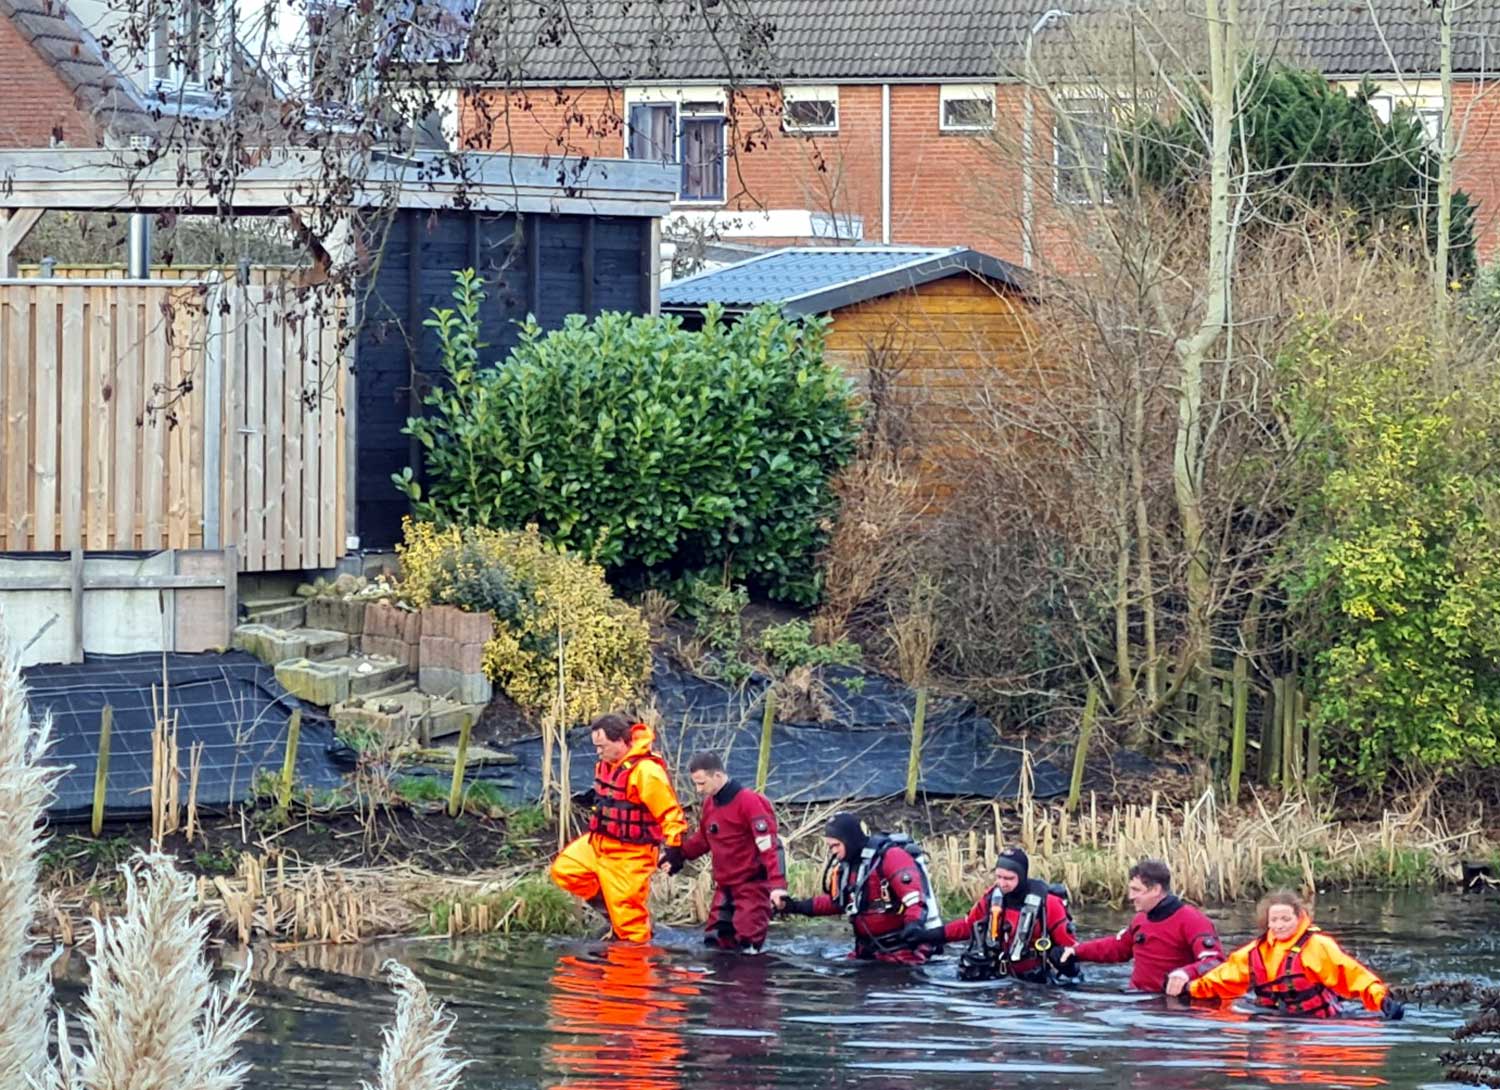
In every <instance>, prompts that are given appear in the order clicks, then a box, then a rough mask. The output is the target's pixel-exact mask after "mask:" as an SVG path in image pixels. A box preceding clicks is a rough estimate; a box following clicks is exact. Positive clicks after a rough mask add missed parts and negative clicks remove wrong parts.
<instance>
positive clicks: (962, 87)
mask: <svg viewBox="0 0 1500 1090" xmlns="http://www.w3.org/2000/svg"><path fill="white" fill-rule="evenodd" d="M980 99H984V100H985V101H987V102H989V104H990V119H989V120H988V121H984V122H980V123H978V124H954V125H950V124H949V123H948V103H950V102H975V101H978V100H980ZM994 127H995V85H994V84H993V83H944V84H940V85H939V87H938V131H939V132H961V133H975V132H989V131H991V130H992V129H993V128H994Z"/></svg>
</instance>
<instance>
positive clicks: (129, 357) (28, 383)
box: [0, 279, 348, 571]
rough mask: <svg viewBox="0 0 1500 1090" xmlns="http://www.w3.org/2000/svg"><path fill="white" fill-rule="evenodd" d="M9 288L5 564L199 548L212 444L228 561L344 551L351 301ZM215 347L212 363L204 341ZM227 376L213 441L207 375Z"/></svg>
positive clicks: (278, 292) (293, 564)
mask: <svg viewBox="0 0 1500 1090" xmlns="http://www.w3.org/2000/svg"><path fill="white" fill-rule="evenodd" d="M209 290H210V289H209V286H208V285H204V284H199V283H191V282H180V283H168V282H149V283H148V282H142V281H130V282H121V283H109V282H105V281H99V280H92V281H68V280H63V279H55V280H34V281H29V282H26V283H19V282H16V281H10V282H4V283H0V551H9V552H68V551H70V550H73V549H84V550H87V551H90V552H96V551H103V550H113V551H136V550H141V551H150V550H157V549H198V548H203V547H204V510H205V487H204V486H205V481H204V467H205V451H206V444H207V443H209V442H217V443H219V444H221V446H220V452H221V456H220V465H221V466H222V476H221V479H220V481H219V482H218V487H219V490H220V492H219V495H220V508H219V509H220V512H221V516H220V536H219V546H220V547H230V546H233V547H235V548H236V549H237V550H238V554H239V567H240V570H242V571H283V570H300V569H304V568H326V567H331V566H332V565H333V564H334V563H335V562H336V561H337V560H338V558H339V557H340V556H342V555H343V552H344V535H345V529H344V518H345V495H344V489H343V481H344V474H345V472H346V466H345V451H344V423H343V422H344V420H345V415H344V412H343V407H344V401H343V398H344V396H345V387H346V383H347V381H348V367H347V361H346V359H345V353H343V352H342V351H341V339H340V338H341V328H342V321H343V314H344V308H343V305H342V303H341V302H337V301H333V300H328V299H327V298H326V297H325V298H322V299H320V298H319V297H318V296H317V295H316V294H314V293H311V292H298V291H296V290H295V289H293V288H292V287H291V286H290V284H289V283H288V282H287V281H286V280H285V279H281V280H277V281H273V282H271V283H266V284H252V285H251V286H249V287H248V288H244V289H241V288H239V287H238V286H236V285H229V286H227V287H225V288H223V289H222V290H223V291H224V292H225V293H226V299H227V307H226V308H225V309H227V311H228V313H227V314H224V315H214V314H211V313H210V312H211V310H213V309H214V308H213V306H212V303H211V300H212V299H214V298H215V297H214V296H212V295H210V294H208V292H209ZM215 339H217V340H218V341H219V342H220V343H219V344H218V345H216V346H214V350H213V351H211V350H210V343H211V341H213V340H215ZM216 363H217V365H219V366H222V367H223V368H224V369H225V373H224V381H223V382H222V383H221V384H220V388H221V389H222V390H223V402H222V408H221V415H220V420H221V421H222V426H221V431H220V432H219V434H218V435H217V436H213V435H208V434H206V428H205V423H206V420H207V417H208V414H207V412H206V406H205V404H204V397H205V390H206V389H207V388H208V387H209V384H208V383H207V382H206V381H205V369H206V368H207V367H209V366H214V365H215V364H216Z"/></svg>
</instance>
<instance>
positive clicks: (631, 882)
mask: <svg viewBox="0 0 1500 1090" xmlns="http://www.w3.org/2000/svg"><path fill="white" fill-rule="evenodd" d="M656 865H657V850H656V845H654V844H622V843H621V842H620V841H618V840H614V839H612V838H610V837H606V836H598V835H596V834H593V833H585V834H583V836H580V837H579V838H578V839H576V840H574V841H573V842H572V843H571V844H569V845H568V846H567V847H566V848H564V849H563V850H562V851H561V852H560V853H558V856H557V858H556V859H554V860H553V861H552V881H553V882H555V883H557V885H558V887H559V888H560V889H562V890H564V891H565V892H568V893H571V894H573V896H575V897H582V898H583V899H584V900H585V901H587V900H590V899H592V898H593V897H594V896H596V895H598V894H603V896H604V904H605V907H606V908H608V909H609V922H610V925H611V926H612V927H613V928H614V929H615V938H617V939H621V940H622V941H624V942H650V941H651V913H650V911H649V910H648V909H647V908H646V897H647V896H648V895H649V894H650V892H651V876H652V875H653V874H655V873H656Z"/></svg>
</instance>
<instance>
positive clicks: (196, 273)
mask: <svg viewBox="0 0 1500 1090" xmlns="http://www.w3.org/2000/svg"><path fill="white" fill-rule="evenodd" d="M43 271H44V270H43V268H42V266H41V265H36V264H25V265H19V266H17V268H16V273H17V275H19V276H21V277H23V278H25V279H37V278H41V277H42V275H43ZM310 271H311V270H309V269H304V268H302V267H300V266H297V265H252V266H251V267H250V283H252V284H279V283H282V282H283V281H286V282H289V283H294V284H295V283H297V282H299V281H300V280H301V279H302V278H303V277H304V276H305V275H307V274H308V273H309V272H310ZM125 274H126V268H125V266H124V265H54V266H53V267H52V276H51V278H52V279H53V280H124V279H126V275H125ZM213 274H217V275H222V276H223V277H225V278H226V279H229V280H233V279H234V277H235V275H236V272H235V269H234V267H233V266H225V267H222V268H221V267H219V266H217V265H152V266H151V279H152V280H204V279H207V278H208V277H209V276H210V275H213Z"/></svg>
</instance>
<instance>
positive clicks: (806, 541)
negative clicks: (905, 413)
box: [396, 271, 859, 603]
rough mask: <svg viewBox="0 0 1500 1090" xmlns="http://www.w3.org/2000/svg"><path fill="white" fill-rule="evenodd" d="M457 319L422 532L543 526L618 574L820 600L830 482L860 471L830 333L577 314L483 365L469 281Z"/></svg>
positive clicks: (475, 283)
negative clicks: (703, 581)
mask: <svg viewBox="0 0 1500 1090" xmlns="http://www.w3.org/2000/svg"><path fill="white" fill-rule="evenodd" d="M456 279H457V284H456V287H455V289H454V293H453V294H454V300H455V306H454V307H453V308H448V309H442V310H438V311H435V312H434V316H433V317H432V318H431V319H430V320H429V321H428V323H427V324H428V325H429V326H430V327H431V328H433V329H435V330H436V331H437V334H438V336H439V338H440V340H441V341H442V344H443V349H444V355H443V364H444V369H445V372H446V375H447V379H448V382H447V384H446V385H445V386H444V387H442V388H440V389H437V390H434V391H433V392H432V394H431V395H430V396H429V397H428V399H427V404H428V407H429V412H428V414H427V415H426V416H424V417H419V418H412V419H411V420H409V421H408V423H407V431H408V432H409V433H410V434H412V435H414V436H416V437H417V439H418V440H419V441H420V442H421V444H422V446H423V451H424V468H425V481H424V482H418V481H417V480H415V479H414V476H413V474H412V472H411V470H410V469H408V470H406V471H405V472H404V473H402V474H400V475H398V476H397V477H396V483H397V485H398V486H399V487H400V488H402V489H403V490H405V491H406V492H407V494H408V495H409V496H410V497H411V498H412V499H413V501H414V503H415V510H416V511H417V513H418V515H419V517H421V518H422V519H425V520H429V521H435V522H438V523H445V524H446V523H461V524H465V525H478V526H487V527H492V528H497V529H498V528H516V527H521V526H527V525H532V524H535V525H536V526H538V527H539V528H540V529H541V531H542V532H543V533H544V534H546V535H547V536H549V537H550V538H552V539H553V540H555V541H557V542H559V543H561V544H564V545H566V546H568V547H569V548H572V549H576V550H581V551H586V552H588V553H589V554H590V555H592V556H593V557H594V558H595V559H597V560H598V561H599V562H600V563H601V564H603V565H604V566H605V567H606V568H607V569H610V570H611V571H615V572H625V573H627V574H633V575H669V576H671V575H679V574H682V573H690V572H700V571H708V570H715V571H716V572H717V574H718V575H719V577H720V578H723V577H724V575H725V574H726V573H727V574H728V575H729V576H730V577H732V578H737V579H740V580H744V581H747V582H749V583H751V584H752V585H754V586H755V587H756V588H757V589H760V590H763V591H765V592H767V593H768V594H770V595H772V596H774V597H777V598H781V599H785V600H788V601H793V602H800V603H811V602H814V601H816V600H817V598H818V594H819V576H818V571H817V566H816V562H815V557H816V555H817V553H818V551H819V549H821V548H822V546H823V544H824V542H825V541H826V539H827V536H828V529H829V526H830V516H831V515H832V513H833V506H834V501H833V496H832V492H831V489H830V483H829V482H830V478H831V477H832V476H833V474H834V473H836V472H837V471H838V469H840V468H841V467H842V466H844V465H845V464H846V463H847V462H848V461H849V459H850V457H851V456H852V454H853V450H854V443H855V439H856V437H857V434H858V428H859V421H858V418H857V414H856V412H855V408H854V404H853V401H852V392H853V391H852V387H851V384H850V382H849V381H848V380H847V379H846V378H845V377H844V376H843V374H842V373H841V372H840V371H839V369H838V368H837V367H836V366H834V365H832V364H829V363H826V362H825V361H824V359H823V337H824V329H825V326H826V323H825V322H822V321H820V320H817V319H805V320H798V321H789V320H787V319H785V318H783V317H782V316H781V315H780V314H779V313H778V312H777V311H776V310H775V309H774V308H770V307H766V308H761V309H758V310H755V311H752V312H750V313H749V314H746V315H744V316H742V317H740V318H739V319H738V320H737V321H736V322H734V323H733V324H732V325H726V324H725V322H724V320H723V315H722V313H721V312H719V311H718V310H717V309H710V311H709V312H708V314H707V316H706V318H705V321H704V326H703V329H702V330H699V331H690V330H686V329H684V328H682V324H681V322H680V321H679V320H678V319H677V318H673V317H666V318H663V317H631V316H629V315H625V314H604V315H601V316H600V317H598V318H597V319H595V320H594V321H593V322H587V321H586V320H585V319H584V318H582V317H581V316H578V315H575V316H573V317H571V318H569V319H568V321H567V323H566V325H565V326H564V328H562V329H560V330H557V331H555V332H552V333H544V332H542V330H541V329H540V328H538V327H537V326H536V325H535V324H532V323H528V324H527V325H526V326H525V327H524V328H523V330H522V333H521V343H520V344H519V345H518V346H517V347H516V349H515V350H514V351H513V352H512V353H511V355H510V357H509V358H508V359H506V360H505V361H504V362H503V363H501V364H499V365H498V366H496V367H485V366H482V364H481V360H482V353H483V349H484V348H485V345H483V344H482V343H480V341H479V337H478V313H479V307H480V305H481V304H482V301H483V299H484V292H483V285H482V284H481V282H480V281H479V279H478V278H477V277H476V276H475V275H474V273H473V272H472V271H465V272H462V273H458V274H456Z"/></svg>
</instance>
